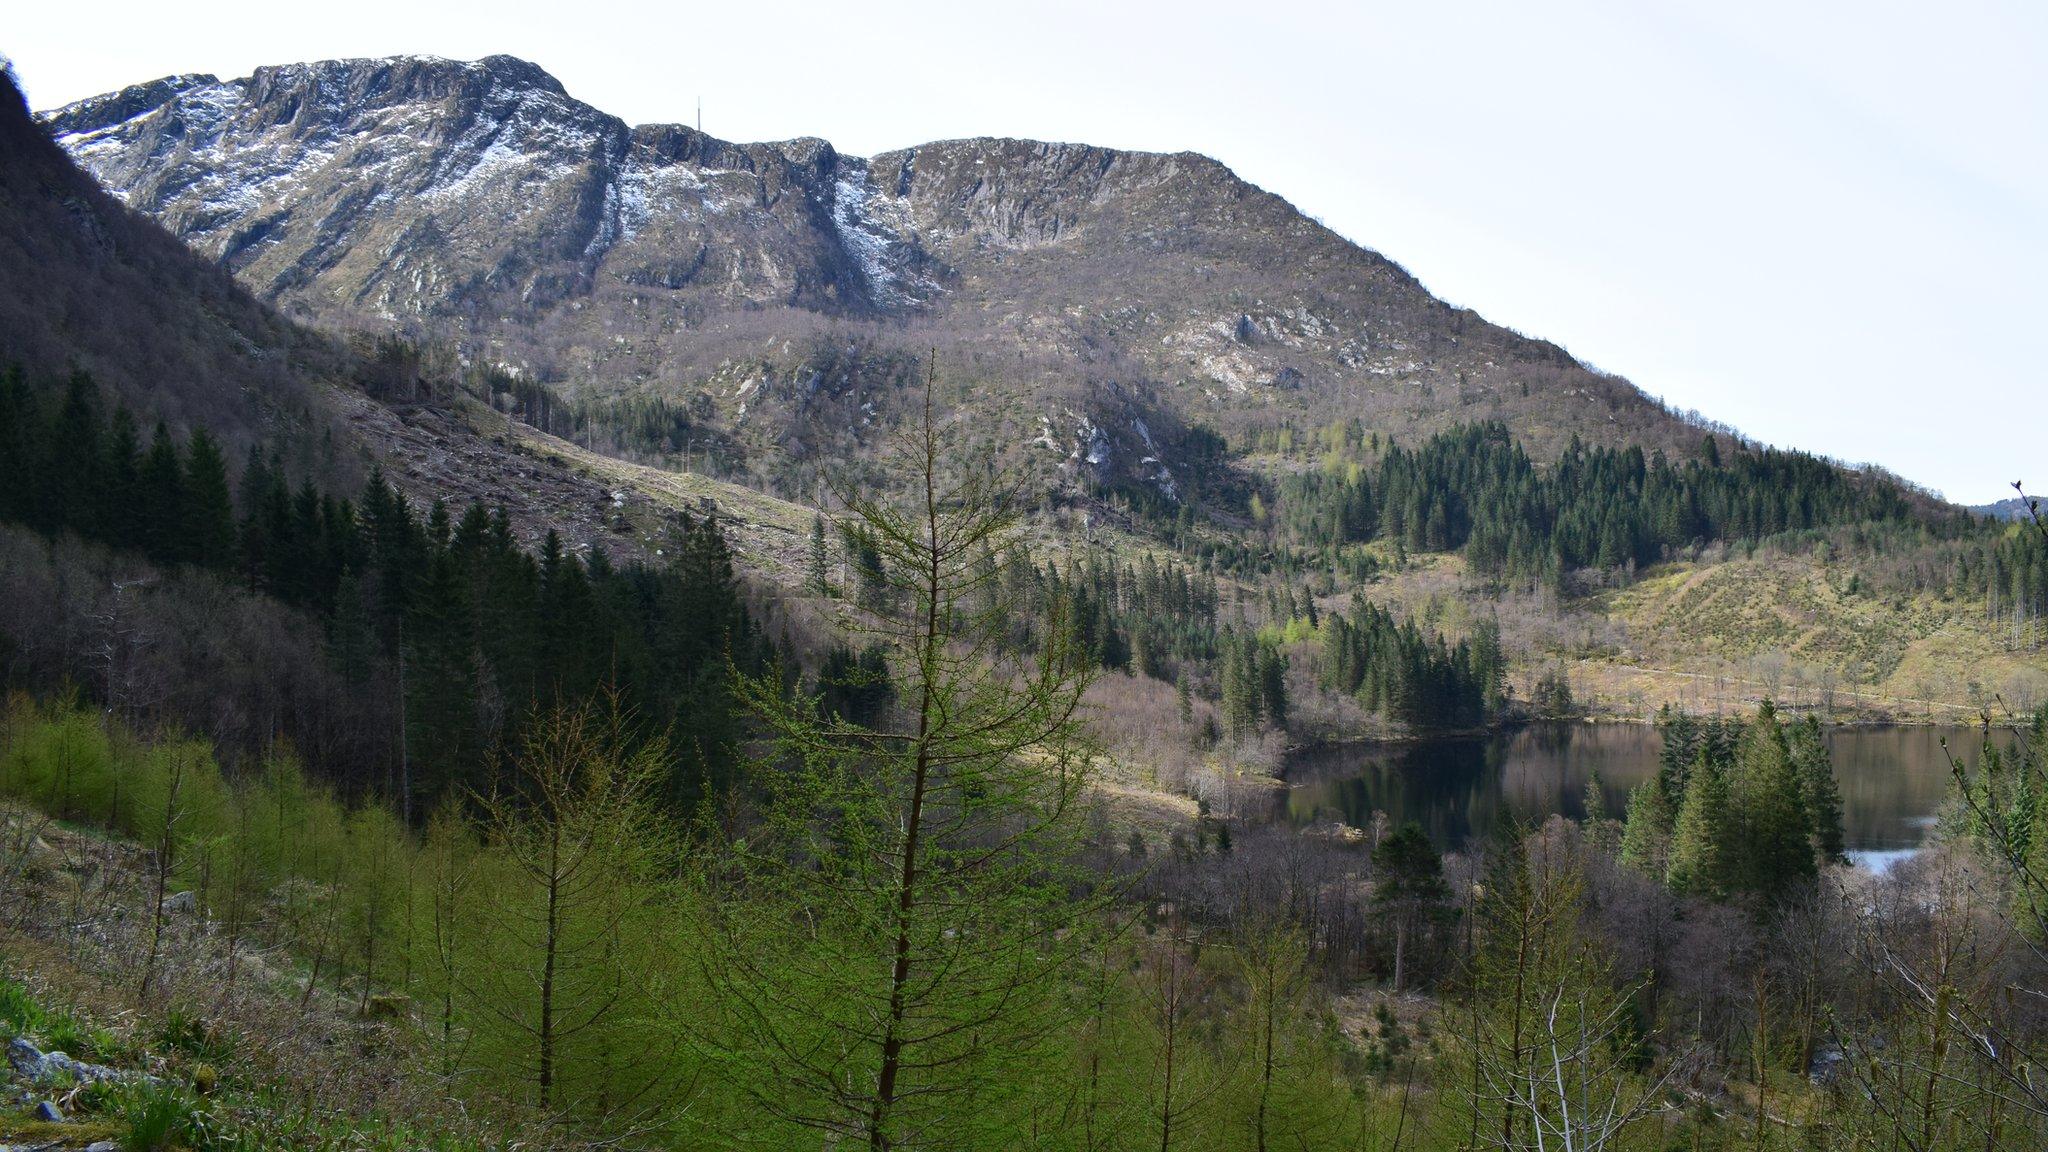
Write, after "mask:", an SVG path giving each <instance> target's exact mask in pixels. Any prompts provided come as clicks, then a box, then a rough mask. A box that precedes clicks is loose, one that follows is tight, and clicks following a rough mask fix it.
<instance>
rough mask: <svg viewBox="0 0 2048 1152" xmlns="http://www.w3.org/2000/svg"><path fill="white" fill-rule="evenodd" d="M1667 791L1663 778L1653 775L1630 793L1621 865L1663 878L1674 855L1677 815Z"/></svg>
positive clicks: (1623, 832)
mask: <svg viewBox="0 0 2048 1152" xmlns="http://www.w3.org/2000/svg"><path fill="white" fill-rule="evenodd" d="M1674 807H1675V806H1674V805H1673V804H1672V803H1671V798H1670V796H1669V795H1668V794H1667V793H1666V792H1665V791H1664V780H1663V778H1662V777H1661V776H1652V777H1651V778H1650V779H1648V780H1645V781H1643V782H1642V783H1641V784H1638V785H1636V786H1635V787H1634V788H1631V789H1630V790H1629V794H1628V816H1627V818H1626V819H1624V820H1623V821H1622V825H1621V862H1622V864H1623V865H1625V866H1626V867H1629V868H1633V869H1635V870H1636V871H1638V872H1642V873H1644V874H1646V875H1649V876H1655V877H1658V878H1659V879H1661V878H1662V877H1663V876H1664V872H1665V869H1666V867H1667V866H1668V865H1669V863H1670V856H1671V829H1672V825H1673V823H1674V822H1675V818H1676V815H1677V813H1676V812H1675V811H1674Z"/></svg>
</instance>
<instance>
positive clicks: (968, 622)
mask: <svg viewBox="0 0 2048 1152" xmlns="http://www.w3.org/2000/svg"><path fill="white" fill-rule="evenodd" d="M913 440H914V446H906V453H907V457H906V460H905V465H906V467H907V468H909V469H912V470H914V474H916V475H919V476H921V477H923V478H924V481H925V485H926V489H925V490H926V491H927V492H928V493H929V494H928V495H926V496H925V497H924V498H923V499H920V500H919V501H918V502H917V503H916V505H915V506H908V505H906V506H903V507H899V506H896V505H893V504H887V503H882V502H879V501H874V500H869V499H866V498H862V497H858V496H855V497H850V498H849V499H848V506H849V508H850V509H851V510H852V512H853V514H854V515H855V516H857V517H858V518H859V525H858V527H857V528H851V529H849V531H848V535H849V536H850V537H851V538H856V539H860V540H864V541H866V542H868V544H870V545H871V546H872V547H873V548H874V549H875V550H876V552H877V553H878V555H879V557H880V559H881V564H880V568H881V571H882V572H883V573H884V574H885V576H886V578H887V579H888V581H889V588H890V595H889V596H888V597H887V598H886V599H887V602H888V603H890V604H892V605H897V606H900V608H901V610H902V614H901V615H900V616H884V617H882V618H881V619H880V620H879V621H878V622H877V623H876V624H875V625H874V627H875V629H876V639H877V641H878V642H880V643H883V644H886V645H887V646H888V649H889V650H890V652H891V653H892V658H893V660H894V661H895V662H896V663H898V664H899V665H900V666H901V668H902V669H903V672H902V675H901V677H900V680H901V684H900V688H899V696H900V699H901V701H902V703H901V706H900V708H899V709H898V710H897V714H896V715H894V716H892V717H891V718H890V722H889V723H887V724H886V725H884V726H882V727H880V728H871V727H868V726H864V725H858V724H853V723H850V722H848V721H847V720H845V719H843V718H841V717H840V716H839V715H837V714H836V713H835V712H833V711H831V710H826V709H820V708H819V707H818V706H817V704H816V702H814V701H812V700H809V699H806V698H803V697H802V696H793V695H792V694H791V693H790V692H789V691H788V690H787V686H786V685H785V684H784V683H783V681H782V679H781V677H780V675H779V674H773V673H771V674H770V675H767V676H763V677H743V678H741V679H740V681H739V685H740V691H741V695H742V698H743V699H744V700H745V701H746V703H747V705H748V707H749V709H750V711H751V712H752V713H753V714H754V716H755V717H756V718H757V719H758V720H759V722H760V723H761V724H762V726H763V727H764V729H765V730H766V731H767V732H768V733H769V735H770V736H771V737H772V743H770V744H769V745H768V746H767V747H766V748H765V749H764V752H765V753H766V756H765V759H764V760H763V762H762V763H761V764H760V765H759V766H758V768H757V769H756V770H755V771H754V772H753V775H754V776H755V778H757V779H760V780H763V781H766V782H767V785H766V795H765V796H764V797H763V800H762V810H761V820H760V823H759V824H758V826H756V827H755V828H753V829H752V830H751V831H750V832H749V833H748V835H747V836H746V838H745V839H744V841H741V842H739V843H735V844H734V845H732V848H731V850H730V852H729V853H722V854H720V856H719V857H716V858H713V859H712V860H709V861H707V867H706V870H705V875H704V877H703V884H704V889H703V896H702V898H701V900H700V903H701V905H702V907H703V908H704V909H705V911H706V913H707V914H708V918H707V922H706V925H705V927H706V929H707V931H706V935H705V937H704V939H703V943H702V950H701V954H702V957H703V959H702V968H701V975H702V979H703V980H704V982H705V984H706V985H707V986H708V987H709V988H710V989H711V990H712V992H713V1000H714V1003H713V1006H712V1007H711V1010H710V1011H709V1012H706V1011H704V1010H703V1008H702V1007H701V1006H697V1005H692V1006H690V1008H689V1010H688V1011H687V1012H685V1013H682V1014H678V1015H677V1016H676V1017H675V1018H674V1020H673V1022H672V1025H671V1027H672V1028H673V1029H674V1031H675V1034H676V1037H677V1039H678V1040H679V1041H681V1042H683V1043H687V1044H691V1045H693V1046H696V1047H697V1048H698V1049H699V1050H700V1051H702V1052H703V1054H704V1057H705V1059H707V1060H708V1061H710V1062H711V1063H712V1065H713V1066H714V1067H715V1068H716V1069H717V1070H718V1072H719V1074H720V1075H721V1076H723V1077H725V1078H728V1079H729V1080H730V1081H731V1082H733V1083H735V1084H737V1085H739V1086H740V1088H741V1090H742V1091H743V1092H744V1094H745V1097H746V1098H747V1099H749V1100H751V1101H752V1102H754V1104H755V1105H756V1106H757V1108H758V1112H757V1113H756V1114H755V1115H753V1116H751V1117H748V1116H743V1115H735V1114H726V1115H722V1116H719V1117H717V1118H716V1119H717V1122H718V1123H719V1124H720V1125H721V1126H724V1125H731V1126H732V1127H731V1128H729V1129H725V1128H723V1127H722V1129H721V1131H720V1135H721V1136H722V1137H725V1138H727V1139H730V1138H732V1137H733V1136H735V1135H737V1136H739V1137H740V1138H742V1139H747V1138H749V1137H751V1139H753V1140H757V1141H761V1142H765V1143H770V1144H777V1143H779V1144H782V1145H784V1146H788V1145H790V1144H794V1143H797V1142H799V1138H798V1137H797V1136H796V1135H795V1133H796V1132H798V1131H801V1130H805V1129H809V1130H812V1131H814V1132H818V1133H823V1134H825V1135H826V1138H827V1139H828V1140H829V1141H832V1142H837V1141H839V1140H858V1141H859V1142H861V1143H865V1144H867V1145H868V1146H870V1147H873V1148H898V1147H982V1146H996V1145H998V1144H1000V1143H1001V1142H1002V1136H1001V1135H1000V1134H1001V1133H1003V1132H1004V1131H1005V1128H1004V1126H1005V1125H1007V1124H1008V1123H1011V1122H1012V1121H1014V1119H1015V1118H1016V1115H1017V1113H1016V1111H1015V1109H1017V1108H1018V1107H1020V1106H1021V1105H1022V1104H1023V1102H1025V1101H1028V1100H1029V1099H1030V1095H1031V1094H1030V1093H1029V1092H1028V1090H1027V1086H1028V1085H1029V1084H1030V1083H1031V1082H1032V1081H1033V1080H1034V1079H1035V1078H1036V1077H1038V1076H1040V1075H1044V1074H1046V1073H1047V1072H1049V1071H1050V1070H1051V1069H1052V1068H1053V1067H1054V1065H1053V1064H1051V1063H1050V1062H1051V1061H1053V1060H1055V1059H1056V1058H1057V1056H1058V1054H1059V1050H1060V1046H1059V1045H1058V1044H1057V1043H1056V1042H1054V1040H1055V1037H1057V1036H1058V1035H1059V1034H1060V1033H1061V1032H1062V1031H1063V1029H1064V1027H1065V1025H1066V1022H1067V1021H1068V1020H1069V1019H1070V1018H1071V1016H1070V1013H1071V1012H1072V1010H1073V1006H1072V1004H1071V1003H1070V1002H1069V1001H1068V999H1067V997H1066V995H1065V992H1066V987H1067V981H1068V980H1069V979H1070V978H1071V975H1072V974H1073V972H1074V971H1075V968H1076V965H1077V964H1078V962H1079V960H1080V958H1081V957H1082V956H1084V955H1086V950H1087V948H1088V946H1089V936H1090V933H1089V931H1088V930H1089V928H1090V927H1091V925H1090V923H1089V921H1090V918H1091V916H1092V914H1093V911H1094V910H1095V909H1097V908H1098V907H1099V905H1100V899H1099V898H1098V897H1091V896H1090V895H1089V894H1088V887H1089V884H1088V879H1089V878H1088V877H1087V875H1086V874H1085V873H1084V872H1082V871H1081V870H1079V869H1078V868H1077V867H1076V866H1075V852H1076V850H1077V848H1078V846H1079V843H1080V839H1079V838H1080V837H1081V836H1082V835H1083V832H1084V825H1083V822H1082V821H1081V820H1080V811H1079V806H1078V801H1079V799H1080V796H1081V794H1082V789H1083V787H1084V785H1085V781H1086V772H1087V767H1088V763H1089V760H1090V750H1089V748H1088V747H1087V746H1086V744H1085V742H1084V741H1083V740H1082V739H1081V737H1080V731H1079V727H1078V724H1077V722H1076V709H1077V708H1078V707H1079V705H1080V700H1081V697H1082V693H1083V691H1084V690H1085V688H1086V684H1087V674H1086V668H1087V662H1086V661H1085V658H1078V657H1079V653H1077V652H1075V651H1074V649H1073V648H1072V647H1071V646H1072V645H1073V644H1074V642H1075V635H1074V630H1073V629H1072V628H1070V627H1069V626H1068V625H1067V622H1066V621H1065V620H1064V619H1063V618H1062V617H1061V616H1060V615H1059V614H1057V609H1055V615H1054V616H1053V617H1052V618H1051V620H1050V621H1049V623H1048V626H1047V627H1046V629H1045V632H1044V633H1043V634H1042V635H1041V636H1039V637H1038V651H1037V653H1036V657H1035V659H1024V658H1010V659H1003V658H1000V657H999V655H998V654H1000V653H1002V652H1004V651H1006V650H1007V651H1010V652H1014V649H1006V647H1005V645H1004V644H1003V638H1004V636H1005V633H1006V630H1007V623H1008V621H1007V614H1006V613H1004V612H1003V611H1002V610H1001V607H1000V606H999V605H996V604H993V603H991V602H990V600H989V599H988V597H987V596H986V589H987V586H988V582H989V581H992V580H993V579H995V578H996V573H995V571H994V570H993V568H992V566H991V565H989V564H988V563H987V562H986V558H987V557H989V556H991V555H994V554H996V553H998V552H1000V551H1001V550H1002V549H1003V548H1004V547H1005V546H1006V545H1007V533H1008V532H1009V530H1010V528H1011V525H1012V524H1013V518H1012V513H1011V511H1010V509H1009V508H1008V507H1006V506H1005V504H1004V502H1003V500H1002V493H1001V492H1000V490H999V489H997V488H995V487H993V486H991V484H990V483H989V481H988V479H987V477H986V476H985V475H984V474H982V473H980V472H978V471H975V470H971V469H970V470H967V471H966V472H965V474H964V475H962V474H957V473H955V472H954V471H953V469H952V468H951V467H950V465H949V463H948V462H947V458H946V457H945V455H944V454H943V453H942V452H941V450H940V446H939V445H940V441H939V440H938V433H937V429H936V427H935V425H933V424H932V423H931V422H930V421H929V419H928V420H927V422H926V424H925V425H924V428H923V433H922V434H921V435H920V436H917V437H914V438H913Z"/></svg>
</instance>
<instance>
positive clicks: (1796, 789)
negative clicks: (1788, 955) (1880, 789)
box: [1730, 701, 1814, 898]
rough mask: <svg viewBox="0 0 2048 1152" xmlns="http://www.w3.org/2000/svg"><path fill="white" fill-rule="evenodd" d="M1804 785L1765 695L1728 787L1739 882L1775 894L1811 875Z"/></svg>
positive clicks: (1740, 748) (1768, 895)
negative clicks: (1739, 848)
mask: <svg viewBox="0 0 2048 1152" xmlns="http://www.w3.org/2000/svg"><path fill="white" fill-rule="evenodd" d="M1804 791H1805V782H1804V781H1803V780H1802V779H1801V776H1800V773H1799V771H1798V770H1797V769H1796V768H1795V767H1794V766H1793V764H1792V753H1791V749H1790V747H1789V746H1788V745H1787V742H1786V739H1785V729H1784V726H1783V725H1781V724H1780V723H1779V722H1778V715H1777V711H1776V710H1775V709H1774V708H1773V707H1772V706H1771V704H1770V703H1769V702H1768V701H1766V702H1765V703H1764V704H1763V705H1761V706H1760V707H1759V708H1758V710H1757V717H1756V722H1755V723H1753V724H1751V725H1749V727H1748V729H1747V730H1746V731H1745V732H1744V733H1743V739H1742V742H1741V744H1740V745H1739V746H1738V751H1737V753H1736V772H1735V777H1734V779H1733V781H1732V782H1731V789H1730V793H1731V808H1732V812H1733V820H1732V823H1733V826H1734V831H1735V835H1736V836H1737V837H1739V841H1740V843H1741V846H1742V847H1741V852H1740V853H1739V854H1738V863H1737V866H1736V872H1735V880H1736V882H1737V884H1739V885H1740V886H1741V887H1743V888H1745V889H1747V890H1749V891H1751V892H1755V893H1757V894H1759V895H1761V896H1764V897H1766V898H1775V897H1776V896H1778V895H1780V894H1781V893H1783V892H1784V891H1785V890H1786V889H1787V888H1789V887H1791V886H1793V885H1796V884H1798V883H1800V882H1801V881H1809V880H1812V879H1813V876H1814V859H1813V823H1812V820H1811V819H1810V817H1809V816H1808V815H1807V811H1806V802H1805V800H1804V799H1803V798H1802V797H1803V793H1804Z"/></svg>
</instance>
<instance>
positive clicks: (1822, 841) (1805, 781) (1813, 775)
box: [1791, 714, 1849, 864]
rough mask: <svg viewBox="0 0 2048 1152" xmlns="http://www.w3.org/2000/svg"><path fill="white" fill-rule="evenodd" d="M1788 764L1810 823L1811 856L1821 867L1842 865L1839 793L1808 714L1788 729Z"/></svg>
mask: <svg viewBox="0 0 2048 1152" xmlns="http://www.w3.org/2000/svg"><path fill="white" fill-rule="evenodd" d="M1791 747H1792V762H1793V765H1794V766H1795V769H1796V770H1797V771H1798V773H1799V782H1800V798H1801V799H1802V800H1803V801H1804V802H1805V804H1806V815H1807V818H1808V819H1809V820H1810V821H1812V825H1813V827H1812V833H1813V851H1814V855H1815V856H1816V857H1817V858H1818V859H1819V860H1820V862H1821V863H1824V864H1846V863H1848V862H1849V857H1848V855H1847V853H1846V852H1844V850H1843V847H1844V836H1843V833H1842V790H1841V787H1840V786H1839V785H1837V784H1836V783H1835V765H1834V761H1833V759H1832V758H1831V757H1830V756H1829V755H1828V745H1827V740H1826V739H1825V738H1824V737H1823V736H1822V735H1821V731H1820V721H1819V719H1817V718H1815V717H1814V716H1812V715H1811V714H1809V715H1808V716H1807V717H1806V719H1804V720H1802V721H1801V722H1800V723H1799V724H1798V725H1797V726H1796V727H1794V728H1793V729H1792V737H1791Z"/></svg>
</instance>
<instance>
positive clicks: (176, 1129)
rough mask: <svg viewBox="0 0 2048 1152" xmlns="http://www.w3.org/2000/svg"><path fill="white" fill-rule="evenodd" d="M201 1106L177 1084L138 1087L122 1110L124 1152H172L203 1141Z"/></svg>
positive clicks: (121, 1139) (121, 1136)
mask: <svg viewBox="0 0 2048 1152" xmlns="http://www.w3.org/2000/svg"><path fill="white" fill-rule="evenodd" d="M201 1120H202V1113H201V1112H200V1109H199V1106H198V1104H197V1103H196V1102H195V1101H194V1100H193V1099H192V1098H191V1097H190V1096H188V1095H186V1094H185V1093H184V1092H183V1091H181V1090H180V1089H178V1088H177V1087H176V1086H175V1085H172V1084H170V1083H158V1084H154V1085H146V1086H143V1087H141V1088H138V1089H136V1090H135V1091H134V1093H133V1094H132V1095H131V1096H130V1097H129V1098H128V1101H127V1103H126V1105H125V1106H124V1107H123V1108H122V1109H121V1121H122V1124H123V1129H122V1132H121V1135H120V1141H119V1142H120V1145H121V1150H122V1152H170V1149H172V1148H175V1147H178V1146H180V1145H191V1144H197V1143H200V1142H201V1140H202V1139H203V1135H204V1133H203V1129H202V1127H201Z"/></svg>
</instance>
